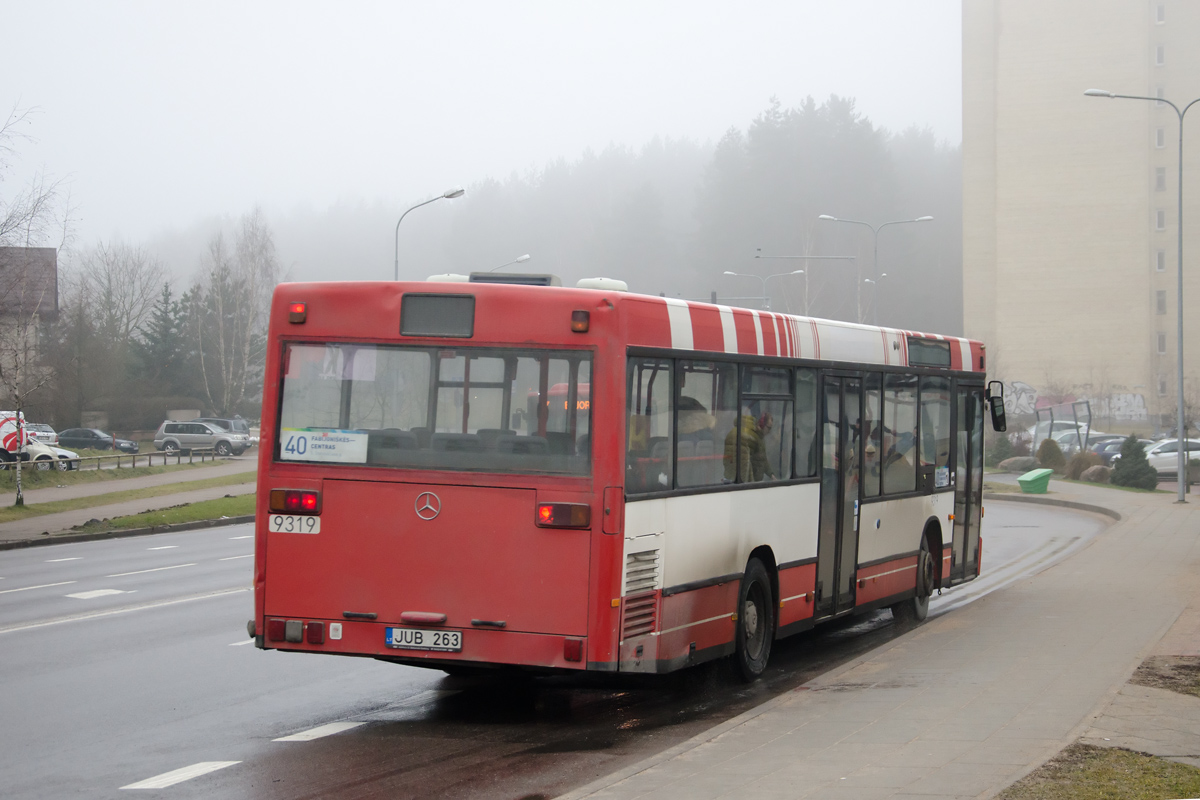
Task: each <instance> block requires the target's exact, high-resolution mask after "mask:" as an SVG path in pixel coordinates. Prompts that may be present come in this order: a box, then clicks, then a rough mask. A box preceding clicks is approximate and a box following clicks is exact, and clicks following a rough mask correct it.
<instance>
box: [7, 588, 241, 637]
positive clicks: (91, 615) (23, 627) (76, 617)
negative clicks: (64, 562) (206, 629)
mask: <svg viewBox="0 0 1200 800" xmlns="http://www.w3.org/2000/svg"><path fill="white" fill-rule="evenodd" d="M67 583H75V581H67ZM248 591H250V589H249V588H240V589H219V590H218V591H215V592H204V593H202V594H194V595H189V596H188V597H179V598H176V599H174V600H163V601H160V602H155V603H143V604H141V605H137V606H124V607H122V608H111V609H107V610H105V611H87V612H84V613H82V614H70V615H68V616H65V617H56V618H54V619H47V620H42V621H40V622H26V623H23V624H19V625H9V626H8V627H0V634H5V633H16V632H17V631H28V630H34V629H36V628H47V627H49V626H51V625H61V624H63V623H64V622H79V621H81V620H88V619H98V618H100V617H114V616H116V615H118V614H128V613H130V612H133V611H145V610H147V609H151V608H162V607H163V606H174V605H178V604H180V603H190V602H192V601H193V600H207V599H208V598H210V597H224V596H225V595H230V594H240V593H241V592H248Z"/></svg>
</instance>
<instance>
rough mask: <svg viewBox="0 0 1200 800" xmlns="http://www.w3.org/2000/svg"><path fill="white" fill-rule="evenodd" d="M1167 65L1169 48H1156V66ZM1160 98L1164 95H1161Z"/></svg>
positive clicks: (1161, 46) (1162, 46) (1163, 46)
mask: <svg viewBox="0 0 1200 800" xmlns="http://www.w3.org/2000/svg"><path fill="white" fill-rule="evenodd" d="M1166 63H1167V48H1166V46H1165V45H1161V44H1160V45H1159V46H1158V47H1155V48H1154V66H1156V67H1161V66H1162V65H1163V64H1166ZM1159 96H1160V97H1161V96H1162V95H1159Z"/></svg>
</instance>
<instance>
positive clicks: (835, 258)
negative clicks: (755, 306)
mask: <svg viewBox="0 0 1200 800" xmlns="http://www.w3.org/2000/svg"><path fill="white" fill-rule="evenodd" d="M754 257H755V258H768V259H780V260H784V261H846V260H849V261H853V260H854V256H764V255H763V254H762V248H761V247H759V248H758V252H757V253H756V254H755V256H754ZM801 273H803V274H804V316H806V317H807V316H808V275H809V274H808V273H807V272H805V271H804V270H802V269H798V270H796V271H795V272H789V273H787V274H789V275H799V274H801ZM726 274H727V275H728V274H732V273H726ZM763 294H766V292H765V291H764V292H763ZM785 299H786V296H785Z"/></svg>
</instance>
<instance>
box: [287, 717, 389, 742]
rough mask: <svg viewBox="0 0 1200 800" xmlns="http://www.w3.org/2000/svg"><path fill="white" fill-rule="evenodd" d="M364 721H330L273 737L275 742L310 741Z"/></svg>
mask: <svg viewBox="0 0 1200 800" xmlns="http://www.w3.org/2000/svg"><path fill="white" fill-rule="evenodd" d="M366 724H367V723H365V722H331V723H329V724H328V725H320V726H318V727H316V728H312V729H310V730H307V731H301V732H300V733H293V734H292V735H291V736H281V737H279V738H278V739H274V740H273V741H276V742H311V741H312V740H313V739H320V738H321V737H323V736H333V735H334V734H335V733H341V732H342V731H348V730H350V729H351V728H357V727H358V726H359V725H366Z"/></svg>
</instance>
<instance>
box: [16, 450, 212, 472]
mask: <svg viewBox="0 0 1200 800" xmlns="http://www.w3.org/2000/svg"><path fill="white" fill-rule="evenodd" d="M155 459H157V460H158V461H160V462H161V463H162V465H163V466H164V467H165V466H167V465H169V464H183V463H187V464H195V463H196V462H200V463H201V464H203V463H204V462H205V461H216V460H217V454H216V451H214V450H213V449H212V448H208V449H204V450H189V451H188V453H187V455H184V453H183V452H182V451H176V452H174V453H168V452H166V451H162V452H160V451H158V450H155V451H152V452H149V453H116V454H114V455H111V456H80V457H79V458H76V459H72V460H73V461H74V462H75V464H76V469H80V470H82V469H84V463H85V462H95V467H94V468H95V469H103V468H104V463H105V462H114V464H115V466H114V469H121V468H122V467H123V466H124V467H129V468H133V467H136V466H138V462H139V460H141V461H144V463H143V464H142V466H145V467H152V466H154V461H155ZM185 459H186V461H185ZM122 462H125V463H122ZM25 463H26V465H27V467H26V468H28V467H32V466H33V462H28V461H27V462H25Z"/></svg>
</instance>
